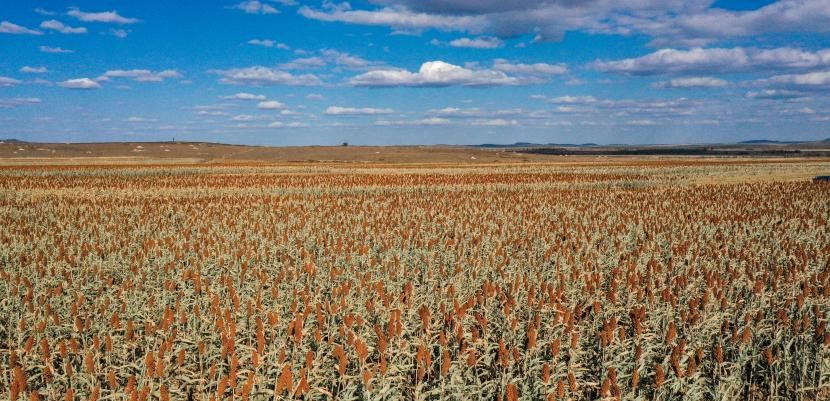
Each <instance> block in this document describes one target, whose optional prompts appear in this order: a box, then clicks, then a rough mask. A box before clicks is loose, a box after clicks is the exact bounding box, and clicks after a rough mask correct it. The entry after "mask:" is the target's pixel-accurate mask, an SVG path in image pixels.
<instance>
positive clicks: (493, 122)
mask: <svg viewBox="0 0 830 401" xmlns="http://www.w3.org/2000/svg"><path fill="white" fill-rule="evenodd" d="M471 125H474V126H480V127H509V126H515V125H519V122H518V121H516V120H505V119H503V118H493V119H485V120H475V121H473V122H472V123H471Z"/></svg>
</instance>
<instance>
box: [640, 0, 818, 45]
mask: <svg viewBox="0 0 830 401" xmlns="http://www.w3.org/2000/svg"><path fill="white" fill-rule="evenodd" d="M631 28H632V29H636V30H639V31H641V32H644V33H647V34H651V35H653V36H655V37H656V39H655V43H658V44H659V43H669V42H677V43H705V42H708V41H713V40H719V39H725V38H732V37H747V36H753V35H761V34H770V33H800V32H828V31H830V7H828V6H827V1H826V0H779V1H775V2H772V3H771V4H768V5H766V6H764V7H761V8H758V9H755V10H745V11H732V10H725V9H719V8H708V9H705V10H699V11H698V12H693V13H680V14H676V15H668V16H661V17H659V18H657V19H654V20H652V21H647V20H645V19H640V20H636V21H632V22H631Z"/></svg>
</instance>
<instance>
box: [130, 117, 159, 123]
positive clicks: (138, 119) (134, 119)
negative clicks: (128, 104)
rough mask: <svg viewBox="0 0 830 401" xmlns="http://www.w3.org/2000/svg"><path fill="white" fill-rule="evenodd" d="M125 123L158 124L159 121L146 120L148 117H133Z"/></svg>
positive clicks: (153, 119)
mask: <svg viewBox="0 0 830 401" xmlns="http://www.w3.org/2000/svg"><path fill="white" fill-rule="evenodd" d="M125 121H126V122H129V123H152V122H156V121H158V120H157V119H155V118H146V117H135V116H133V117H129V118H127V119H126V120H125Z"/></svg>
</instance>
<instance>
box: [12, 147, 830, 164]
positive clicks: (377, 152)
mask: <svg viewBox="0 0 830 401" xmlns="http://www.w3.org/2000/svg"><path fill="white" fill-rule="evenodd" d="M822 143H823V142H814V143H806V144H797V145H788V144H773V145H717V146H714V147H710V148H712V149H717V150H720V151H724V152H728V151H735V150H740V151H746V152H749V153H750V155H741V156H730V157H724V158H722V159H716V160H729V161H730V162H734V161H735V160H739V159H738V158H739V157H749V156H751V157H752V160H761V159H776V160H777V159H779V158H783V157H785V155H776V154H769V153H764V152H769V151H794V150H797V151H803V152H810V154H811V155H812V157H793V156H798V155H792V154H791V155H786V157H787V160H789V162H793V161H796V162H797V160H813V161H815V160H826V159H830V152H827V156H826V157H823V156H821V157H815V155H816V154H818V155H822V154H823V151H822V149H819V148H816V146H819V145H820V144H822ZM821 146H826V145H821ZM698 147H699V146H698ZM671 148H672V147H671V146H668V147H667V146H649V147H643V146H640V147H628V146H603V147H592V148H579V147H566V148H557V149H564V150H565V151H567V152H576V153H577V154H570V155H556V154H537V153H534V152H535V150H534V149H533V148H528V149H522V148H518V147H505V148H485V147H475V146H448V145H436V146H297V147H270V146H246V145H227V144H218V143H206V142H111V143H32V142H19V141H0V165H37V164H216V163H222V164H227V163H238V162H247V163H309V162H311V163H330V162H335V163H340V162H342V163H384V164H386V163H393V164H401V163H403V164H415V163H427V164H435V163H451V164H455V163H462V164H488V163H527V162H531V163H538V162H544V163H550V162H554V163H573V162H574V161H579V162H598V163H604V162H607V161H608V160H610V159H609V158H619V157H621V156H619V155H607V154H606V155H601V154H600V155H591V154H580V153H579V152H585V151H588V152H592V151H593V152H608V151H611V152H614V151H626V150H642V149H661V150H664V149H671ZM674 148H675V149H689V147H687V146H684V145H678V146H677V147H674ZM695 148H696V147H691V149H695ZM542 149H543V148H542ZM536 150H538V149H536ZM753 152H756V153H757V154H753ZM626 157H628V156H626ZM635 157H636V159H633V160H644V161H649V162H654V161H658V160H682V159H685V160H703V159H704V158H705V157H706V155H704V156H701V155H695V156H682V155H638V156H635ZM629 160H632V158H631V157H629Z"/></svg>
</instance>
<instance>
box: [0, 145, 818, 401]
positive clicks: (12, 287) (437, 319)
mask: <svg viewBox="0 0 830 401" xmlns="http://www.w3.org/2000/svg"><path fill="white" fill-rule="evenodd" d="M560 160H561V159H560ZM827 171H830V162H828V161H826V160H824V161H822V160H817V161H794V162H783V161H750V160H719V161H718V160H701V159H674V160H672V161H665V160H664V161H659V160H657V159H652V160H631V159H594V161H592V162H588V161H583V162H574V163H568V164H565V163H562V164H528V165H512V166H507V165H505V166H472V165H441V166H425V165H414V166H392V165H359V166H348V165H336V164H330V165H326V164H295V165H281V166H280V165H272V166H265V165H259V166H258V165H242V164H240V165H222V166H190V167H184V166H178V167H171V166H119V167H113V166H61V167H57V166H53V167H48V166H39V167H6V168H0V222H2V224H0V399H10V400H13V401H18V400H38V399H39V400H156V399H160V400H164V401H166V400H186V399H193V400H221V399H236V400H275V399H291V398H297V399H315V400H324V399H337V400H355V399H361V400H362V399H367V400H398V399H419V400H420V399H432V400H439V399H448V400H519V399H521V400H545V399H547V400H558V399H572V400H596V399H606V398H607V399H621V400H675V399H679V398H683V399H688V400H735V399H750V400H795V399H798V400H812V399H817V398H819V399H822V398H823V399H828V398H830V327H828V323H827V321H828V319H830V226H829V225H828V224H829V222H828V220H830V184H814V183H811V182H810V181H809V179H807V178H806V177H809V176H810V175H815V174H819V173H822V172H827Z"/></svg>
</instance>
